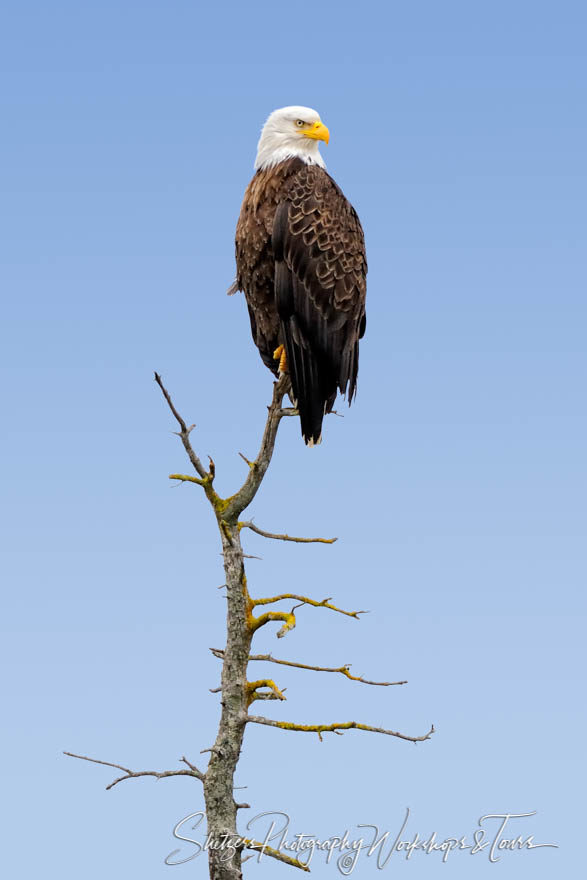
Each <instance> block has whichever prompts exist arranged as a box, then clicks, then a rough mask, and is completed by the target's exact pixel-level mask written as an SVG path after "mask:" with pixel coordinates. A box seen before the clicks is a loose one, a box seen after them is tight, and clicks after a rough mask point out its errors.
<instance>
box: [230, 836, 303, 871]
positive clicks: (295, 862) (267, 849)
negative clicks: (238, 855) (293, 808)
mask: <svg viewBox="0 0 587 880" xmlns="http://www.w3.org/2000/svg"><path fill="white" fill-rule="evenodd" d="M243 842H244V845H245V846H246V847H247V848H248V849H254V850H261V852H262V853H263V855H265V856H271V858H272V859H277V860H278V861H279V862H285V864H286V865H291V866H292V867H293V868H300V869H301V870H302V871H308V872H309V871H310V869H309V868H308V866H307V865H304V863H303V862H300V860H299V859H292V857H291V856H287V855H285V853H282V852H281V851H280V850H278V849H273V847H272V846H267V845H266V844H265V843H260V842H259V841H258V840H250V839H249V838H243ZM250 858H254V856H245V858H244V859H243V862H244V861H246V860H247V859H250Z"/></svg>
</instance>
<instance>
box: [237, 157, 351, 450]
mask: <svg viewBox="0 0 587 880" xmlns="http://www.w3.org/2000/svg"><path fill="white" fill-rule="evenodd" d="M236 266H237V279H236V285H235V288H236V289H238V290H242V291H244V294H245V297H246V300H247V305H248V309H249V316H250V319H251V330H252V334H253V339H254V341H255V344H256V345H257V348H258V349H259V352H260V354H261V357H262V359H263V362H264V363H265V365H266V366H267V367H269V369H270V370H272V371H273V373H275V374H277V372H278V361H277V360H275V359H274V352H275V349H276V348H277V347H278V346H279V345H281V344H283V345H284V346H285V351H286V354H287V364H288V370H289V373H290V378H291V383H292V393H293V396H294V398H295V400H296V401H297V407H298V409H299V412H300V419H301V426H302V434H303V436H304V439H305V441H306V443H315V442H318V441H319V439H320V435H321V427H322V418H323V416H324V413H325V412H329V411H330V410H331V409H332V406H333V404H334V400H335V398H336V393H337V390H338V391H340V392H341V393H343V394H345V393H346V394H348V399H349V403H350V401H351V400H352V397H353V395H354V393H355V390H356V382H357V372H358V367H359V339H360V338H361V337H362V335H363V333H364V332H365V294H366V274H367V261H366V257H365V242H364V238H363V230H362V228H361V224H360V222H359V218H358V217H357V214H356V212H355V210H354V208H353V207H352V205H351V204H350V203H349V202H348V201H347V199H346V198H345V197H344V195H343V193H342V192H341V190H340V189H339V187H338V186H337V185H336V183H335V182H334V181H333V180H332V178H331V177H330V176H329V175H328V174H327V173H326V171H324V169H323V168H320V167H319V166H318V165H309V164H305V163H304V162H303V161H302V159H299V158H292V159H287V160H285V161H283V162H281V163H279V164H278V165H276V166H275V167H273V168H270V169H267V170H261V171H257V173H256V174H255V176H254V177H253V179H252V180H251V182H250V184H249V186H248V187H247V190H246V192H245V196H244V199H243V204H242V208H241V213H240V217H239V220H238V224H237V228H236Z"/></svg>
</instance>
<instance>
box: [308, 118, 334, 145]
mask: <svg viewBox="0 0 587 880" xmlns="http://www.w3.org/2000/svg"><path fill="white" fill-rule="evenodd" d="M302 134H303V135H304V137H307V138H312V140H313V141H324V143H326V144H327V143H328V141H329V140H330V132H329V131H328V129H327V128H326V126H325V125H324V123H323V122H314V123H312V125H311V126H310V128H306V129H304V131H303V132H302Z"/></svg>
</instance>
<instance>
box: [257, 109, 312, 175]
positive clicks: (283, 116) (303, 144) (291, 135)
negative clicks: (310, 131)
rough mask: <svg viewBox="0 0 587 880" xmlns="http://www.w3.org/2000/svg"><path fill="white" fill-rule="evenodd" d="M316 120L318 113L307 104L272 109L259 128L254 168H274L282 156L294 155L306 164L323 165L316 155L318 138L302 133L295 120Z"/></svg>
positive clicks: (310, 121)
mask: <svg viewBox="0 0 587 880" xmlns="http://www.w3.org/2000/svg"><path fill="white" fill-rule="evenodd" d="M298 119H301V120H303V121H304V122H309V123H312V122H319V121H320V116H319V114H318V113H317V112H316V111H315V110H312V109H311V108H310V107H282V108H281V109H280V110H274V111H273V113H271V115H270V116H269V118H268V119H267V122H266V123H265V125H264V126H263V129H262V131H261V137H260V138H259V143H258V144H257V158H256V159H255V171H265V170H266V169H268V168H274V167H275V165H278V164H279V163H280V162H284V161H285V160H286V159H293V158H296V157H297V158H298V159H301V160H302V161H303V162H305V163H306V165H319V166H320V168H326V164H325V162H324V159H323V158H322V156H321V155H320V150H319V149H318V147H319V141H317V140H312V139H311V138H308V137H304V136H303V134H302V132H301V131H299V130H296V127H295V125H296V120H298Z"/></svg>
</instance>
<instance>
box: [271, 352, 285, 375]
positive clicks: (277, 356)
mask: <svg viewBox="0 0 587 880" xmlns="http://www.w3.org/2000/svg"><path fill="white" fill-rule="evenodd" d="M273 360H274V361H279V373H280V374H281V373H287V356H286V354H285V346H284V345H278V346H277V348H276V349H275V351H274V352H273Z"/></svg>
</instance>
